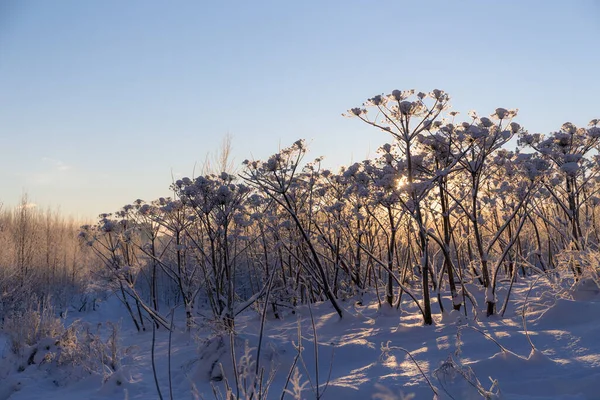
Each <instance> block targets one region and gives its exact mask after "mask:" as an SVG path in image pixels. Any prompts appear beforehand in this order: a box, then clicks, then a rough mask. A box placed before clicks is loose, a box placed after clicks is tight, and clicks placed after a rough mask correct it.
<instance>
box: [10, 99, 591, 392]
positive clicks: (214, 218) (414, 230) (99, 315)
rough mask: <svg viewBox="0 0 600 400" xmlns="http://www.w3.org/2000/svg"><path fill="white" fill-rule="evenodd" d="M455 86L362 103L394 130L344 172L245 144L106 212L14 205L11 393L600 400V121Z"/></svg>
mask: <svg viewBox="0 0 600 400" xmlns="http://www.w3.org/2000/svg"><path fill="white" fill-rule="evenodd" d="M449 100H450V98H449V96H448V95H447V94H446V93H445V92H443V91H440V90H433V91H432V92H430V93H415V92H414V91H399V90H394V91H392V92H391V93H390V94H388V95H377V96H374V97H372V98H371V99H369V100H367V101H366V102H365V103H364V104H363V105H362V106H361V107H356V108H352V109H350V110H349V111H348V112H347V114H346V115H347V116H348V117H351V118H355V119H357V120H358V121H359V122H362V123H365V124H368V125H370V126H372V128H373V129H374V130H379V131H381V132H382V140H383V139H384V138H387V139H388V140H389V143H385V144H383V145H382V146H381V148H380V150H379V153H378V156H377V157H376V158H374V159H370V160H365V161H363V162H359V163H355V164H353V165H350V166H346V167H343V168H341V169H340V170H339V171H337V172H333V171H329V170H326V169H324V168H323V167H322V166H321V159H319V158H318V159H316V160H313V161H310V162H307V161H306V160H305V156H306V153H307V148H306V146H305V143H304V142H303V141H302V140H298V141H297V142H295V143H293V144H292V145H291V146H290V147H287V148H284V149H281V150H280V151H279V152H278V153H276V154H274V155H272V156H271V157H269V158H267V159H266V160H265V161H260V160H246V161H245V162H244V163H243V166H242V167H241V168H240V170H239V171H237V172H233V168H232V167H231V165H230V162H229V159H228V147H227V146H224V149H223V151H222V154H221V156H220V157H218V162H217V163H215V164H214V166H213V168H212V169H211V170H206V171H204V172H203V173H202V175H200V176H197V177H193V178H183V179H181V180H178V181H176V182H174V183H173V185H172V187H171V188H170V189H171V191H172V193H173V195H172V197H165V198H160V199H156V200H153V201H143V200H136V201H134V202H133V203H132V204H129V205H125V206H124V207H123V208H122V209H121V210H118V211H117V212H115V213H113V214H108V213H107V214H102V215H100V216H99V219H98V221H97V223H94V224H87V225H84V226H82V227H79V226H78V224H76V223H75V222H74V221H68V220H65V219H64V218H62V217H61V216H60V215H58V214H56V213H53V212H52V211H45V212H40V211H39V210H36V209H32V208H30V207H28V202H27V199H26V198H24V199H23V202H22V204H21V205H20V206H19V207H16V208H15V209H14V210H7V209H4V210H2V213H0V242H1V243H0V296H1V297H0V317H1V318H2V319H1V321H2V322H1V324H2V325H1V330H0V356H1V359H0V400H2V399H9V398H10V399H55V398H56V399H59V398H61V399H150V398H158V399H187V398H189V399H224V400H225V399H226V400H231V399H245V400H248V399H340V398H343V399H386V400H387V399H410V398H417V399H421V398H435V399H479V398H489V399H495V398H498V399H500V398H505V399H547V398H561V399H595V398H598V393H600V379H598V378H599V377H600V372H598V369H597V367H598V364H599V363H600V343H599V342H598V341H597V337H598V335H599V334H600V325H599V324H598V322H597V320H596V315H597V314H598V316H599V318H600V288H599V285H598V264H599V261H600V252H599V249H598V246H599V243H600V231H599V229H598V224H599V223H600V221H599V220H598V216H597V214H598V212H597V211H598V205H599V203H600V201H599V199H600V198H599V197H598V191H599V190H600V175H599V172H600V163H599V162H598V161H599V159H598V157H599V156H598V149H599V146H600V128H599V127H598V124H599V122H600V121H599V120H592V121H591V122H590V124H589V125H588V126H587V127H585V128H581V127H576V126H575V125H573V124H571V123H565V124H564V125H562V126H561V127H560V129H559V130H558V131H556V132H550V133H547V134H538V133H530V132H529V131H527V130H526V129H525V128H523V127H521V126H520V125H519V124H518V123H517V122H516V120H515V119H516V117H517V111H516V110H509V109H504V108H497V109H496V110H495V111H494V112H493V113H492V114H491V115H489V116H480V115H478V114H477V113H475V112H470V113H469V114H468V117H467V118H466V119H465V120H461V119H460V115H459V114H458V113H457V112H454V111H451V110H450V108H449ZM384 135H385V136H384ZM513 138H515V139H517V140H518V145H517V147H516V148H515V147H514V145H512V146H511V145H509V142H510V141H511V139H513ZM512 143H514V142H512ZM223 171H225V172H223Z"/></svg>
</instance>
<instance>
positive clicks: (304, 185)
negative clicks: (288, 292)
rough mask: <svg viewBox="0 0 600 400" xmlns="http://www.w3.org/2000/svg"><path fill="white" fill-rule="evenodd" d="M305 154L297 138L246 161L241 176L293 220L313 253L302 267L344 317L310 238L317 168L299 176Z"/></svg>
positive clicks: (302, 238)
mask: <svg viewBox="0 0 600 400" xmlns="http://www.w3.org/2000/svg"><path fill="white" fill-rule="evenodd" d="M305 154H306V145H305V144H304V141H303V140H298V141H296V142H295V143H294V144H293V145H292V146H290V147H288V148H284V149H282V150H281V151H280V152H279V153H277V154H274V155H272V156H271V157H269V158H268V160H267V161H249V160H246V161H245V162H244V165H245V166H246V169H245V171H244V172H243V173H242V177H243V178H244V179H245V180H246V182H248V184H249V185H251V186H253V187H254V188H256V189H258V190H260V191H261V192H262V193H264V194H265V195H266V196H268V197H269V198H270V199H271V200H272V201H274V202H275V203H277V204H278V206H279V207H281V209H283V210H284V211H285V213H286V214H287V215H288V216H289V217H290V218H291V219H292V221H293V223H294V227H295V229H297V230H298V232H299V233H300V237H301V240H302V242H303V243H304V245H305V246H306V247H307V248H308V251H309V254H310V257H309V258H308V260H307V261H308V262H307V263H303V265H302V266H303V268H304V269H306V270H307V272H308V273H309V275H311V276H312V277H313V282H314V284H315V285H317V286H318V287H319V288H321V289H322V290H323V292H324V294H325V296H326V297H327V299H328V300H329V302H330V303H331V305H332V306H333V307H334V309H335V310H336V312H337V313H338V315H339V316H340V318H341V317H342V315H343V312H342V309H341V308H340V306H339V305H338V303H337V299H336V297H335V295H334V293H333V292H332V290H331V285H330V282H329V277H328V274H327V271H326V269H325V265H324V263H323V261H322V257H321V256H320V255H319V252H318V251H317V248H316V247H315V246H316V244H315V241H314V239H313V238H312V237H311V226H312V224H313V223H314V220H313V218H312V212H311V209H310V207H311V205H312V204H311V198H310V197H311V196H312V193H313V189H314V185H315V174H316V170H315V167H314V166H313V165H311V164H309V165H308V166H307V167H306V174H304V175H303V176H301V177H299V174H298V172H299V171H300V169H301V166H300V163H301V162H302V159H303V158H304V155H305ZM305 196H307V197H308V198H307V197H305ZM303 199H305V200H309V203H308V207H309V210H308V211H309V212H308V219H307V221H304V220H301V216H300V215H299V209H301V208H303V205H306V202H303V201H302V200H303Z"/></svg>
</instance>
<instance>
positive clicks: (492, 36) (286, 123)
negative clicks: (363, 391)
mask: <svg viewBox="0 0 600 400" xmlns="http://www.w3.org/2000/svg"><path fill="white" fill-rule="evenodd" d="M599 4H600V3H598V2H595V1H569V2H566V1H529V0H528V1H502V2H488V1H481V0H472V1H459V2H452V1H447V0H445V1H427V2H419V1H412V2H409V1H398V0H397V1H366V0H365V1H324V0H320V1H283V0H281V1H219V2H215V1H211V2H208V1H189V2H188V1H177V2H158V1H116V0H112V1H111V0H104V1H80V0H59V1H46V0H39V1H27V0H22V1H21V0H19V1H17V0H14V1H8V0H0V201H3V202H4V203H5V204H8V205H14V204H16V203H17V202H18V200H19V197H20V196H21V194H22V193H23V192H24V191H26V192H27V193H28V194H29V197H30V199H31V200H32V201H33V202H35V203H37V204H38V205H39V206H40V207H48V206H52V207H55V208H57V207H60V209H61V210H62V211H63V212H64V213H66V214H72V215H75V216H79V217H86V218H93V217H95V216H96V215H97V214H98V213H100V212H104V211H115V210H116V209H118V208H119V207H120V206H122V205H124V204H126V203H129V202H131V201H133V200H135V199H137V198H142V199H145V200H152V199H154V198H157V197H159V196H165V195H169V190H168V187H169V184H170V183H171V177H172V174H173V175H175V176H176V177H177V176H180V175H192V173H193V168H194V164H195V163H199V164H202V162H203V160H204V158H205V156H206V154H207V152H209V151H215V150H216V149H218V147H219V143H220V141H221V139H222V137H223V136H224V135H225V134H227V133H230V134H231V135H232V137H233V150H234V151H233V153H234V154H233V155H234V157H235V160H236V162H237V163H240V162H241V161H243V160H244V159H245V158H252V157H254V158H264V157H266V156H268V155H269V154H271V153H273V152H275V151H276V150H277V149H278V147H279V145H280V144H281V145H282V146H285V145H287V144H291V143H292V142H293V141H295V140H296V139H298V138H306V139H307V141H308V143H309V145H310V148H311V153H310V158H314V157H317V156H319V155H324V156H325V157H326V164H327V165H328V166H331V167H336V166H339V165H342V164H347V163H349V162H351V161H353V160H354V161H359V160H362V159H364V158H365V157H367V155H369V154H373V153H374V152H375V150H376V149H377V147H379V146H380V145H381V144H383V143H384V142H385V141H386V140H388V138H387V137H386V136H385V135H384V134H383V133H380V132H377V131H375V130H372V129H370V128H368V127H367V126H364V125H363V124H361V123H360V122H359V121H357V120H351V119H345V118H343V117H342V116H341V113H342V112H345V111H346V110H347V109H348V108H350V107H353V106H357V105H360V104H361V103H362V102H363V101H364V100H365V99H366V98H368V97H370V96H372V95H375V94H379V93H382V92H389V91H391V90H392V89H411V88H414V89H416V90H419V91H429V90H431V89H434V88H440V89H443V90H446V91H447V92H449V93H450V95H451V96H452V98H453V101H452V103H453V106H454V109H455V110H457V111H461V112H463V114H466V112H467V111H468V110H470V109H476V110H478V111H479V112H480V113H482V114H487V113H490V112H492V111H493V109H494V108H496V107H506V108H519V109H520V115H519V118H518V121H519V122H521V123H522V124H523V125H524V126H525V127H527V128H528V129H530V130H531V131H536V132H537V131H540V132H547V131H550V130H553V129H556V128H558V127H559V126H560V124H562V123H563V122H565V121H566V120H570V121H572V122H574V123H576V124H579V125H583V124H587V122H588V121H589V120H590V119H592V118H598V117H600V99H599V98H598V95H599V94H600V78H599V77H598V71H599V70H600V67H599V66H600V53H599V50H600V49H599V44H600V24H598V21H599V20H600V5H599Z"/></svg>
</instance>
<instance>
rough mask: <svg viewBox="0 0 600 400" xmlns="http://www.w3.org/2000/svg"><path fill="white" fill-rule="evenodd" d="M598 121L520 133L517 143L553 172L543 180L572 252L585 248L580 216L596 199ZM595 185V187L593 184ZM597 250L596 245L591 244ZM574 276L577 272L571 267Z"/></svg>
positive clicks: (599, 164) (599, 167)
mask: <svg viewBox="0 0 600 400" xmlns="http://www.w3.org/2000/svg"><path fill="white" fill-rule="evenodd" d="M599 123H600V121H599V120H598V119H594V120H592V121H590V123H589V125H588V127H587V128H578V127H577V126H575V125H574V124H572V123H570V122H566V123H564V124H563V125H562V126H561V128H560V129H559V130H558V131H556V132H552V133H550V134H548V135H543V134H540V133H535V134H530V133H528V132H522V133H521V135H520V137H519V144H520V145H521V146H523V147H525V148H530V149H533V150H534V151H535V152H536V153H538V154H539V155H540V156H541V157H542V158H543V159H544V160H547V161H548V162H550V163H551V164H552V166H553V169H552V170H551V171H549V172H550V173H548V174H547V175H546V176H545V177H544V178H545V179H544V187H545V189H546V191H547V193H548V194H549V195H550V197H551V198H552V200H553V201H554V202H555V203H556V204H557V205H558V207H559V208H560V210H561V211H562V212H563V215H564V217H565V218H566V220H567V221H568V225H569V227H568V230H567V232H561V234H566V235H567V237H568V238H569V241H568V242H569V243H570V245H572V247H573V249H575V250H584V249H585V248H586V240H585V239H586V237H587V235H588V232H587V231H586V227H587V226H586V224H585V223H584V221H585V220H586V219H589V216H587V215H586V216H582V209H583V208H584V205H588V204H591V203H593V202H594V201H595V199H596V198H597V196H596V195H597V193H598V188H597V182H598V181H599V180H600V156H599V155H598V154H597V151H598V149H599V148H600V147H599V146H600V127H599V126H598V125H599ZM594 184H596V185H594ZM594 246H595V247H597V243H596V244H594ZM573 272H574V273H575V274H576V275H577V274H580V273H581V270H580V269H577V268H574V270H573Z"/></svg>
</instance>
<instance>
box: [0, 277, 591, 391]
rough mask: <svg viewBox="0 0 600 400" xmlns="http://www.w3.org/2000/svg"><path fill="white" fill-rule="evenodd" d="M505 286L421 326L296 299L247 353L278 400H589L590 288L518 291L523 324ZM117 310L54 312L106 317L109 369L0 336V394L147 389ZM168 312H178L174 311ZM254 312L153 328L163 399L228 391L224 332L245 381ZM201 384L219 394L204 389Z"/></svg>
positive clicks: (402, 314)
mask: <svg viewBox="0 0 600 400" xmlns="http://www.w3.org/2000/svg"><path fill="white" fill-rule="evenodd" d="M513 290H514V294H513V296H514V299H513V301H512V302H511V306H510V307H509V309H508V310H507V312H506V314H505V316H504V317H502V318H501V317H490V318H488V317H485V315H481V313H480V315H479V316H478V317H477V318H476V317H475V316H474V315H473V314H472V313H471V310H469V312H468V315H467V316H466V317H465V315H464V313H461V312H457V311H452V312H450V313H445V314H443V315H441V316H436V318H435V321H434V325H433V326H423V324H422V321H420V320H419V318H418V317H416V314H415V313H414V311H415V310H414V307H413V306H412V305H411V304H410V302H409V301H404V302H403V303H402V305H401V306H400V309H399V310H396V309H390V308H388V307H385V306H384V307H382V308H379V307H378V305H377V302H376V301H375V299H374V297H373V295H365V296H363V300H362V305H358V304H357V303H358V301H357V299H349V300H348V301H345V302H343V303H342V307H343V308H344V310H345V311H346V312H347V314H346V316H345V317H344V319H343V320H340V319H339V317H338V316H337V314H336V313H335V310H333V309H332V308H331V307H330V306H329V305H328V304H326V303H317V304H314V305H312V307H311V308H309V307H308V306H302V307H299V308H298V309H297V312H296V313H295V314H292V313H290V312H286V313H283V315H281V316H280V319H278V320H277V319H275V318H274V317H273V315H272V314H271V313H269V314H268V315H267V316H266V323H265V325H264V328H265V331H264V337H263V339H262V348H261V355H260V362H259V370H260V371H261V373H263V374H264V375H263V376H264V379H263V385H264V387H268V389H269V390H268V394H267V395H266V396H265V398H277V399H279V398H281V393H282V392H283V389H284V386H285V385H286V382H287V390H288V391H289V394H287V395H286V396H285V397H284V398H290V399H293V398H301V399H312V398H316V384H317V379H318V382H319V388H320V389H319V390H320V393H321V395H322V398H324V399H340V398H344V399H402V398H413V397H411V396H415V397H414V398H417V399H421V398H434V396H436V395H437V396H438V397H437V398H439V399H479V398H505V399H550V398H559V399H596V398H598V387H599V383H598V378H599V374H600V373H599V372H598V368H597V367H598V365H599V363H600V343H598V340H597V337H598V334H600V332H599V331H600V327H599V326H598V324H597V322H596V318H597V317H600V302H599V300H600V296H599V291H598V288H597V286H596V285H595V284H594V285H590V284H583V285H582V284H579V285H576V286H575V287H573V288H571V289H567V290H559V289H558V288H557V287H556V286H554V285H551V284H550V283H549V282H548V281H547V280H546V281H540V282H539V283H538V284H537V287H534V288H533V289H532V290H531V292H530V295H529V298H528V300H527V308H526V312H525V321H526V325H524V320H523V306H524V304H525V298H526V296H527V294H528V293H529V291H530V284H528V283H524V282H517V283H516V284H515V288H514V289H513ZM473 292H474V293H476V292H477V289H475V288H473ZM503 292H505V291H501V294H504V293H503ZM479 294H480V295H479V296H477V297H478V298H479V302H481V301H482V300H483V294H482V293H479ZM434 307H435V306H434ZM122 311H123V309H122V306H121V305H120V304H119V303H118V302H117V301H116V299H115V298H112V297H109V298H108V299H107V300H106V301H103V302H101V303H99V304H98V308H97V310H96V311H88V312H77V311H72V312H70V313H69V314H68V316H67V317H66V319H65V320H64V323H65V324H66V325H69V324H73V323H75V321H80V322H78V323H80V324H84V325H86V326H88V327H89V329H91V330H92V331H93V332H99V336H100V337H101V339H100V340H104V341H108V333H109V332H110V329H107V323H108V324H110V323H113V324H116V325H117V326H118V345H117V357H116V359H117V364H118V368H117V370H116V371H112V370H111V369H108V368H107V370H106V371H103V372H102V373H94V374H90V373H87V372H86V371H83V370H82V369H81V367H80V366H77V365H70V364H69V363H66V364H64V365H59V363H57V362H56V361H55V358H56V355H57V354H59V353H60V351H62V350H61V349H60V348H58V347H57V346H56V345H55V344H54V343H53V341H49V340H42V341H40V343H38V344H36V345H33V346H28V347H27V348H26V349H24V351H23V355H22V356H20V357H19V356H16V355H15V354H13V353H12V352H11V349H10V339H9V338H8V337H6V336H3V344H2V364H1V367H0V373H1V374H2V385H1V386H2V390H1V391H0V396H1V397H0V398H2V399H8V398H10V399H15V400H16V399H32V400H33V399H127V398H128V399H150V398H158V395H157V390H156V384H155V380H154V378H153V376H154V375H153V369H152V359H151V357H152V356H151V347H152V333H151V332H142V333H139V332H137V330H136V329H135V328H134V326H133V324H132V323H131V322H129V321H127V315H126V314H125V313H123V312H122ZM311 313H312V317H311ZM176 314H177V313H176ZM176 317H177V318H176V320H177V321H178V322H180V323H183V322H184V321H185V318H184V316H183V315H176ZM261 318H262V315H261V313H260V310H248V311H247V312H244V313H243V315H241V316H240V317H239V318H238V320H237V321H236V325H237V326H238V328H237V333H236V335H235V337H234V338H232V337H231V336H229V335H227V334H215V332H214V330H213V329H212V328H213V327H212V326H202V325H200V326H199V327H198V329H196V330H194V331H193V332H191V333H186V332H182V331H184V330H185V328H183V327H182V326H181V325H182V324H178V326H177V328H179V329H176V330H175V332H174V333H173V334H172V337H171V349H170V351H169V334H168V332H166V331H164V330H159V331H157V332H156V344H155V350H154V354H155V363H156V374H157V378H158V382H159V385H160V387H161V391H162V395H163V398H170V397H169V396H170V395H171V391H172V398H174V399H198V398H200V399H213V398H225V396H224V394H225V393H226V389H225V386H224V379H223V378H225V379H226V380H227V381H228V382H229V384H230V385H231V386H232V387H233V392H234V393H235V392H236V389H235V377H234V374H233V372H232V371H233V366H232V365H233V363H232V355H231V343H232V340H233V341H235V343H236V352H235V358H236V363H237V365H238V370H239V372H240V376H239V379H240V381H241V386H242V387H244V385H246V386H252V382H253V377H254V374H255V366H256V354H257V346H258V341H259V332H260V326H261ZM312 320H314V328H315V329H313V324H312ZM315 332H316V339H315ZM315 342H316V343H318V347H317V350H318V363H317V364H315V348H314V344H315ZM299 343H300V344H301V348H302V351H300V352H299V351H298V348H299V347H298V344H299ZM169 352H170V357H169ZM407 352H408V353H410V355H409V354H408V353H407ZM34 353H35V354H34ZM94 355H95V356H98V354H97V353H94ZM105 356H106V357H109V358H110V357H111V356H110V355H109V354H106V355H105ZM84 362H85V363H88V362H93V360H85V361H84ZM294 365H295V366H296V367H297V371H298V375H295V373H296V369H293V371H294V374H292V376H291V378H289V377H288V375H289V374H290V371H291V370H292V367H293V366H294ZM316 366H318V377H317V372H316ZM169 371H170V375H171V376H170V379H171V385H169ZM263 371H264V372H263ZM223 373H224V374H223ZM213 388H214V389H216V390H217V393H220V394H218V395H214V394H213ZM242 398H243V397H242Z"/></svg>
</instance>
